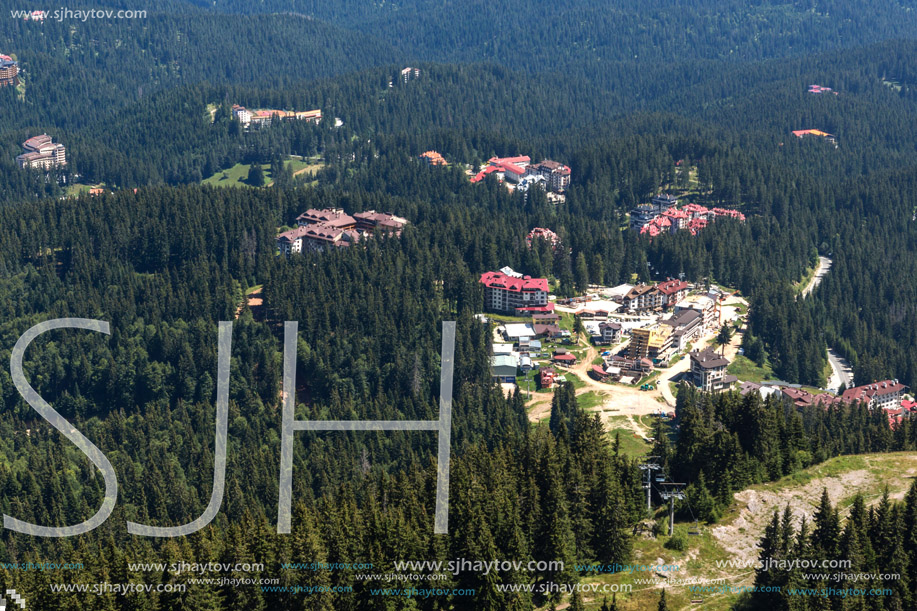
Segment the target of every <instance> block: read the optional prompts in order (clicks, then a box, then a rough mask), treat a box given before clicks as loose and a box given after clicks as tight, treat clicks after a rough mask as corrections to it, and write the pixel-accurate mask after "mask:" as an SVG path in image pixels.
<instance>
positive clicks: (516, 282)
mask: <svg viewBox="0 0 917 611" xmlns="http://www.w3.org/2000/svg"><path fill="white" fill-rule="evenodd" d="M480 282H481V284H483V285H484V286H486V287H488V288H499V289H504V290H507V291H513V292H521V291H544V292H548V281H547V279H546V278H532V277H530V276H525V277H524V278H513V277H512V276H507V275H506V274H504V273H502V272H484V273H483V274H481V280H480Z"/></svg>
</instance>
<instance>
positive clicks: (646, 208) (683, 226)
mask: <svg viewBox="0 0 917 611" xmlns="http://www.w3.org/2000/svg"><path fill="white" fill-rule="evenodd" d="M677 204H678V200H677V199H676V198H674V197H672V196H671V195H658V196H656V197H654V198H653V201H652V202H651V203H649V204H640V205H639V206H637V207H636V208H634V209H633V210H631V212H630V226H631V229H634V230H637V231H639V232H640V233H641V234H646V235H649V236H650V237H656V236H657V235H659V234H663V233H677V232H679V231H682V230H688V231H690V232H691V235H697V232H698V231H700V230H702V229H704V228H705V227H707V225H708V224H709V223H710V222H712V221H714V220H716V219H717V218H721V217H726V218H732V219H735V220H737V221H741V222H745V215H744V214H742V213H741V212H739V211H738V210H727V209H725V208H707V207H706V206H701V205H699V204H687V205H685V206H682V207H681V208H678V207H676V206H677Z"/></svg>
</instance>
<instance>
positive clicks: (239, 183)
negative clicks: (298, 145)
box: [201, 158, 324, 187]
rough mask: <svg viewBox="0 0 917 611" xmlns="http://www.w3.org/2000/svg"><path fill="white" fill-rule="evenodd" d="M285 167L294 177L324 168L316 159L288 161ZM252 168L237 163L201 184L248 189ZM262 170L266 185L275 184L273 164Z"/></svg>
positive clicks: (248, 165)
mask: <svg viewBox="0 0 917 611" xmlns="http://www.w3.org/2000/svg"><path fill="white" fill-rule="evenodd" d="M284 165H285V167H287V168H288V169H289V170H290V171H291V172H293V174H294V176H295V175H296V173H297V172H299V173H300V174H308V173H309V172H315V171H317V170H320V169H321V168H322V167H324V165H323V164H322V163H321V162H320V161H318V160H316V159H301V158H296V159H287V160H286V161H284ZM251 167H252V164H250V163H237V164H236V165H234V166H232V167H231V168H228V169H226V170H220V171H218V172H217V173H215V174H214V175H213V176H211V177H210V178H205V179H204V180H203V181H202V183H201V184H205V185H211V186H213V187H247V186H249V185H248V183H246V182H245V181H246V180H248V172H249V170H251ZM261 169H262V171H264V183H265V185H267V186H270V185H271V183H272V182H273V178H272V176H271V164H269V163H262V164H261Z"/></svg>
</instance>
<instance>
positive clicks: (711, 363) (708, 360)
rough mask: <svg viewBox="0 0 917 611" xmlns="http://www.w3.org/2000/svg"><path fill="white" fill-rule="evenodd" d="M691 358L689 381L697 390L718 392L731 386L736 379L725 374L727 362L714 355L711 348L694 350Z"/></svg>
mask: <svg viewBox="0 0 917 611" xmlns="http://www.w3.org/2000/svg"><path fill="white" fill-rule="evenodd" d="M690 357H691V381H692V383H693V384H694V385H695V386H696V387H697V388H699V389H701V390H705V391H707V392H719V391H721V390H726V389H728V388H729V387H730V386H732V384H733V382H736V381H737V378H736V377H735V376H733V375H728V374H727V373H726V366H727V365H729V361H728V360H726V359H725V358H724V357H722V356H720V355H719V354H717V353H716V351H715V350H714V349H713V348H704V349H703V350H694V351H693V352H691V353H690Z"/></svg>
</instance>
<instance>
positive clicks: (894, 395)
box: [841, 380, 907, 409]
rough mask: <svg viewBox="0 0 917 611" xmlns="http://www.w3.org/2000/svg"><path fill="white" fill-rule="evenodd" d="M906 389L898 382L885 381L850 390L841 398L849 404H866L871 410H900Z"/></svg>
mask: <svg viewBox="0 0 917 611" xmlns="http://www.w3.org/2000/svg"><path fill="white" fill-rule="evenodd" d="M906 388H907V386H905V385H904V384H902V383H900V382H899V381H898V380H883V381H881V382H873V383H872V384H865V385H863V386H855V387H854V388H848V389H847V390H845V391H844V394H843V395H841V397H842V398H843V399H844V401H846V402H848V403H853V402H855V401H860V402H863V403H866V404H867V405H868V406H869V407H870V408H874V407H881V408H882V409H898V408H900V407H901V396H902V395H903V394H904V390H905V389H906Z"/></svg>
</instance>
